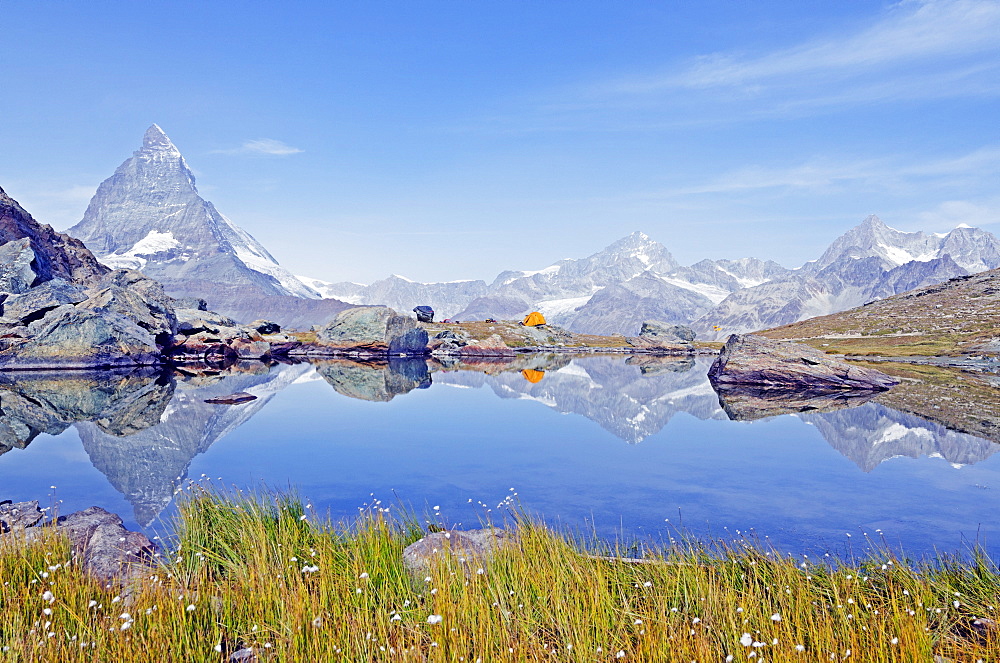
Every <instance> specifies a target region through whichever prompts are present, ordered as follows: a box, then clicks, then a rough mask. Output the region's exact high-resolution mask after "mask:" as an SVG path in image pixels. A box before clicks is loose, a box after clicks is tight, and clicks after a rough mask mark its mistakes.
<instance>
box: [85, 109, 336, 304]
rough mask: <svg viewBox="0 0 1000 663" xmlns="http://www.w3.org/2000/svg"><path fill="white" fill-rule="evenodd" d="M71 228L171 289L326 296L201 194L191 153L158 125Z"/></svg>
mask: <svg viewBox="0 0 1000 663" xmlns="http://www.w3.org/2000/svg"><path fill="white" fill-rule="evenodd" d="M69 233H70V234H71V235H73V236H74V237H77V238H79V239H81V240H83V242H84V243H85V244H86V245H87V247H88V248H90V249H91V251H93V252H94V253H95V254H96V255H97V257H98V258H99V259H100V260H101V261H102V262H104V263H105V264H108V265H109V266H111V267H115V268H121V267H127V268H131V269H140V270H142V271H143V272H145V273H146V274H147V275H148V276H150V277H152V278H155V279H157V280H159V281H160V282H161V283H163V284H164V286H165V287H166V289H167V292H168V293H170V294H172V295H174V296H197V297H204V298H205V299H207V300H209V301H210V303H213V304H215V305H218V306H219V307H220V309H221V308H225V305H226V302H225V299H226V298H227V296H228V295H227V293H226V291H227V290H232V291H235V292H236V293H238V294H236V295H235V296H240V297H244V296H253V295H257V296H272V295H294V296H298V297H303V298H309V299H318V298H319V297H320V294H319V293H318V292H316V291H315V290H314V289H312V288H310V287H309V286H307V285H306V284H304V283H302V282H301V281H299V280H298V279H297V278H295V276H293V275H292V274H291V273H289V272H288V271H287V270H285V269H284V268H282V267H281V266H280V265H278V263H277V261H276V260H275V259H274V257H272V256H271V254H270V253H268V251H267V249H265V248H264V247H263V245H261V244H260V242H258V241H257V240H256V239H254V238H253V237H252V236H251V235H250V234H249V233H248V232H246V231H245V230H243V229H242V228H240V227H239V226H237V225H236V224H235V223H233V222H232V221H230V220H229V219H227V218H226V217H225V216H223V215H222V214H221V213H219V211H218V210H216V209H215V206H214V205H212V203H210V202H208V201H207V200H205V199H203V198H202V197H201V196H200V195H199V194H198V189H197V187H196V186H195V178H194V175H193V174H192V172H191V169H190V168H188V166H187V164H186V163H185V161H184V157H183V156H181V153H180V151H179V150H178V149H177V147H176V146H175V145H174V144H173V142H172V141H171V140H170V138H169V137H168V136H167V134H166V133H164V131H163V130H162V129H161V128H160V127H159V126H157V125H155V124H154V125H152V126H150V127H149V129H147V130H146V133H145V134H144V136H143V142H142V148H140V149H139V150H137V151H136V152H135V153H134V154H133V155H132V157H131V158H129V159H127V160H125V162H124V163H122V164H121V166H119V167H118V169H117V170H116V171H115V174H114V175H113V176H112V177H110V178H108V179H107V180H105V181H104V182H102V183H101V185H100V186H99V187H98V189H97V193H96V194H95V195H94V197H93V198H92V199H91V201H90V205H89V206H88V207H87V211H86V213H85V214H84V217H83V219H82V220H81V221H80V223H78V224H76V225H75V226H73V227H72V228H70V229H69Z"/></svg>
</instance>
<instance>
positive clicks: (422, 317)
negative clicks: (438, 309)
mask: <svg viewBox="0 0 1000 663" xmlns="http://www.w3.org/2000/svg"><path fill="white" fill-rule="evenodd" d="M413 312H414V313H416V314H417V322H434V309H432V308H431V307H430V306H417V307H416V308H414V309H413Z"/></svg>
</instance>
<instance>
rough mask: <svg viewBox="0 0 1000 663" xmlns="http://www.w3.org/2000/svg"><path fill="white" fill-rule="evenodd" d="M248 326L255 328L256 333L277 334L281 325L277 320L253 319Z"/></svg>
mask: <svg viewBox="0 0 1000 663" xmlns="http://www.w3.org/2000/svg"><path fill="white" fill-rule="evenodd" d="M250 327H252V328H253V329H255V330H256V331H257V333H258V334H279V333H281V325H279V324H278V323H277V322H272V321H270V320H254V321H253V322H251V323H250Z"/></svg>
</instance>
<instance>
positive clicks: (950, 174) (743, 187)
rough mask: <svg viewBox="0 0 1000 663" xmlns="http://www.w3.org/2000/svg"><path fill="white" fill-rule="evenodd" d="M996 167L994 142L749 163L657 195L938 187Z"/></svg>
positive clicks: (998, 153) (999, 157)
mask: <svg viewBox="0 0 1000 663" xmlns="http://www.w3.org/2000/svg"><path fill="white" fill-rule="evenodd" d="M998 169H1000V146H989V147H983V148H980V149H977V150H974V151H972V152H969V153H966V154H962V155H959V156H954V157H946V158H938V159H926V160H923V161H914V160H913V159H912V157H910V156H907V155H894V156H885V157H880V158H873V159H853V160H851V159H844V160H832V159H822V158H816V159H812V160H808V161H805V162H803V163H799V164H795V165H792V166H788V167H780V168H774V167H767V166H761V165H751V166H747V167H744V168H740V169H736V170H733V171H730V172H726V173H722V174H720V175H718V176H716V177H713V178H711V179H709V180H707V181H705V182H701V183H697V184H693V185H690V186H684V187H676V188H671V189H666V190H662V191H659V192H658V193H657V194H656V195H657V197H664V198H669V197H684V196H700V195H710V194H734V195H738V194H740V193H748V192H753V191H762V190H768V189H772V190H778V189H783V190H797V191H806V192H813V193H824V192H830V191H834V190H838V189H846V188H848V187H851V188H857V189H861V190H863V189H866V188H886V187H891V188H893V189H897V190H898V189H902V188H905V187H927V186H938V185H940V184H941V183H951V182H952V181H953V180H954V179H956V178H959V179H970V180H972V179H974V180H984V179H986V178H991V177H992V174H993V173H995V172H996V171H997V170H998Z"/></svg>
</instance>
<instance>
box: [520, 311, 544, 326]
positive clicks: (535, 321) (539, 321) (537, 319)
mask: <svg viewBox="0 0 1000 663" xmlns="http://www.w3.org/2000/svg"><path fill="white" fill-rule="evenodd" d="M521 324H522V325H524V326H526V327H537V326H538V325H544V324H545V318H544V317H542V314H541V313H539V312H538V311H532V312H531V313H529V314H528V315H526V316H525V317H524V320H523V321H522V322H521Z"/></svg>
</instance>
